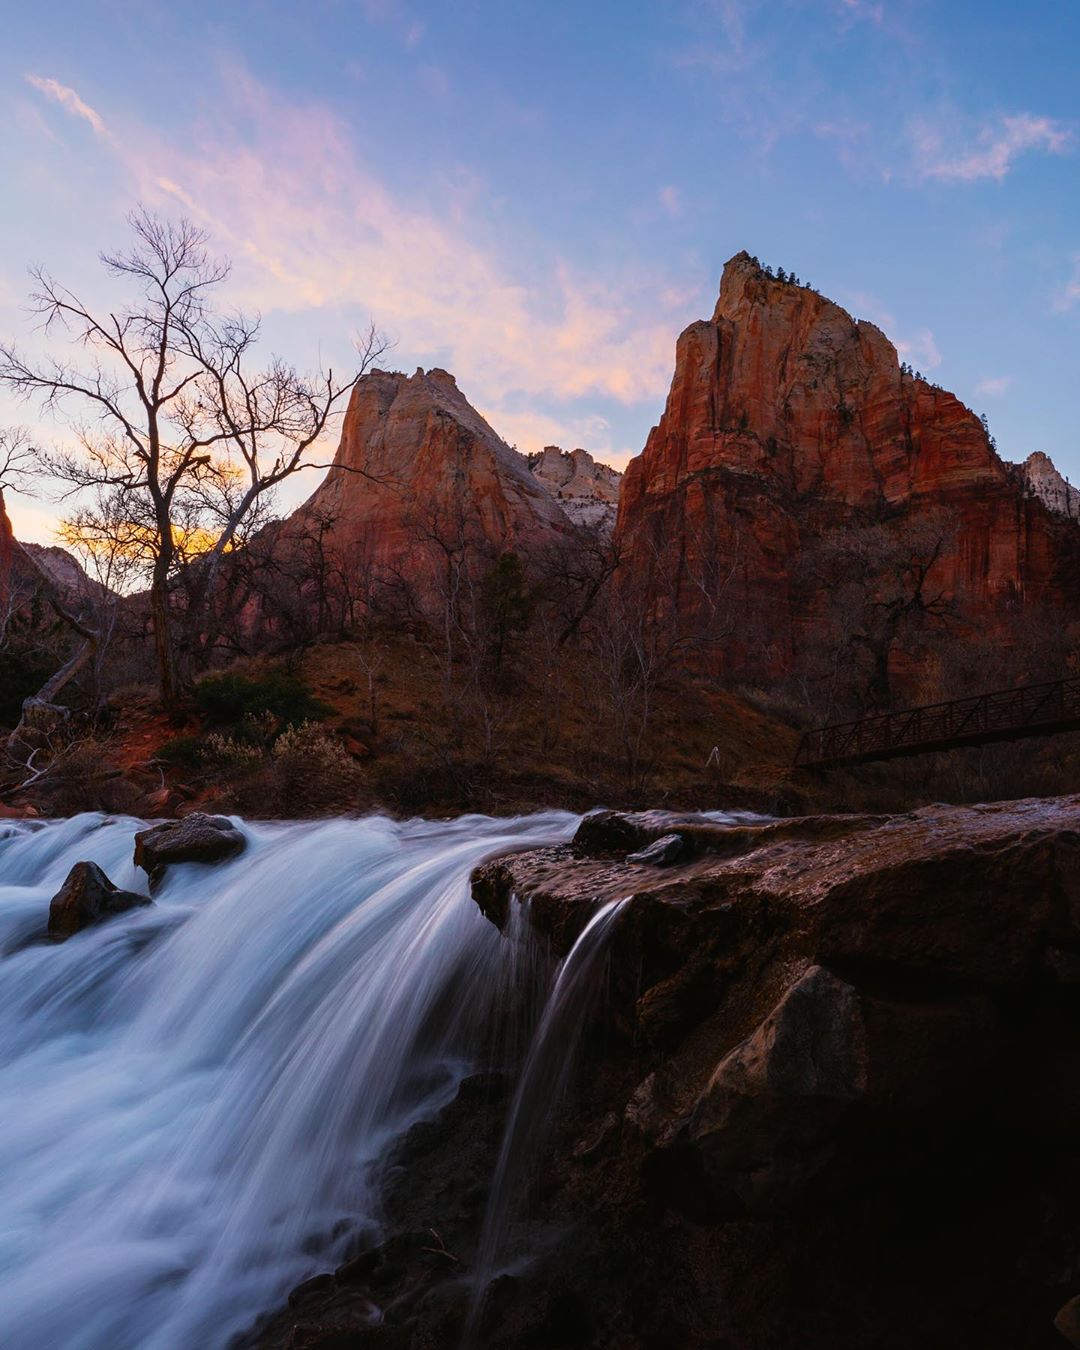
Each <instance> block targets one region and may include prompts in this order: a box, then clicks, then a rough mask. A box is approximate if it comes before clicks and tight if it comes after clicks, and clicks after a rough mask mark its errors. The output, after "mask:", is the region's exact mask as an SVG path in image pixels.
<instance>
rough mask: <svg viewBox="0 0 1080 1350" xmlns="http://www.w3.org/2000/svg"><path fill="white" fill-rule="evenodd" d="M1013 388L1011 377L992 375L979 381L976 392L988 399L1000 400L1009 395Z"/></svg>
mask: <svg viewBox="0 0 1080 1350" xmlns="http://www.w3.org/2000/svg"><path fill="white" fill-rule="evenodd" d="M1011 387H1012V376H1011V375H990V376H985V377H984V378H983V379H981V380H979V382H978V383H977V384H976V386H975V392H976V393H977V394H985V395H986V397H987V398H1000V397H1001V396H1002V395H1003V394H1007V393H1008V392H1009V389H1010V388H1011Z"/></svg>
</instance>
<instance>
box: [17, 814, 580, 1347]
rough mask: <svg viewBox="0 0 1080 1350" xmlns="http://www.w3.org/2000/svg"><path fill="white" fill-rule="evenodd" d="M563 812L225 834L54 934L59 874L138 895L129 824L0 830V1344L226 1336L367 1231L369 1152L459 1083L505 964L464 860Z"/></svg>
mask: <svg viewBox="0 0 1080 1350" xmlns="http://www.w3.org/2000/svg"><path fill="white" fill-rule="evenodd" d="M238 823H239V822H238ZM575 824H576V818H574V817H572V816H570V815H568V814H565V813H561V812H550V813H546V814H543V815H536V816H529V817H525V818H520V819H514V820H490V819H486V818H482V817H467V818H464V819H461V820H456V821H453V822H420V821H413V822H408V823H404V824H398V823H394V822H391V821H389V820H386V819H382V818H368V819H362V820H336V821H328V822H319V823H308V824H287V825H278V824H274V825H269V824H263V825H248V824H241V828H242V829H243V830H244V832H245V834H246V836H247V839H248V847H247V850H246V851H245V852H244V853H243V854H242V855H241V856H240V857H238V858H236V859H234V860H232V861H230V862H228V863H225V864H222V865H219V866H215V867H204V866H199V865H196V864H187V865H182V866H175V867H172V868H171V869H170V870H169V871H168V873H167V874H166V877H165V880H164V882H163V884H162V886H161V887H160V889H159V890H158V892H157V893H156V894H155V897H154V899H155V903H154V905H153V906H151V907H148V908H144V909H137V910H133V911H131V912H129V913H127V914H124V915H122V916H119V917H118V918H115V919H112V920H110V921H109V922H107V923H105V924H102V925H101V926H99V927H97V928H92V929H89V930H87V931H85V932H83V933H80V934H78V935H77V936H76V937H74V938H72V939H70V940H69V941H67V942H65V943H63V944H61V945H58V946H53V945H47V944H44V943H42V942H40V941H37V940H36V939H38V938H39V937H40V936H41V935H43V933H44V927H45V919H46V915H47V910H48V903H49V899H50V897H51V896H52V895H53V894H54V892H55V891H56V890H57V889H58V888H59V886H60V885H61V883H62V882H63V880H64V878H65V876H66V875H67V872H68V870H69V868H70V867H71V866H72V864H73V863H75V862H76V861H78V860H80V859H90V860H92V861H94V862H96V863H98V864H99V865H100V866H101V867H103V868H104V869H105V871H106V872H107V873H108V875H109V876H110V877H111V878H112V880H113V881H114V882H116V884H117V885H119V886H121V887H124V888H126V889H142V885H143V881H142V878H141V877H140V875H139V874H138V873H136V871H135V869H134V867H133V865H132V862H131V852H132V835H133V834H134V831H135V830H136V829H137V828H138V822H135V821H132V820H119V819H115V818H106V817H102V816H80V817H76V818H74V819H72V820H68V821H64V822H57V823H50V824H44V825H43V824H40V823H37V822H32V823H31V822H25V823H24V822H20V823H18V824H9V825H4V826H0V1018H2V1026H3V1036H2V1037H0V1344H2V1345H3V1346H4V1350H46V1347H47V1348H48V1350H106V1348H107V1350H178V1348H179V1347H188V1346H199V1347H205V1348H206V1350H214V1348H220V1347H224V1346H225V1345H226V1344H227V1343H228V1341H229V1339H230V1338H231V1337H232V1336H233V1335H235V1334H236V1333H237V1332H239V1331H241V1330H243V1329H244V1328H245V1327H247V1326H249V1325H250V1324H251V1322H252V1320H253V1318H254V1316H255V1315H256V1314H257V1313H258V1312H260V1311H262V1310H266V1309H269V1308H272V1307H273V1306H275V1304H277V1303H279V1302H280V1301H281V1299H282V1298H283V1296H284V1295H285V1294H286V1293H287V1291H288V1290H289V1289H290V1288H291V1287H292V1286H293V1285H295V1284H296V1283H298V1282H299V1281H300V1280H303V1279H305V1278H306V1277H308V1276H309V1275H312V1274H314V1273H316V1272H317V1271H319V1270H325V1269H326V1268H327V1266H328V1265H329V1264H332V1263H333V1260H334V1257H335V1254H336V1255H337V1256H341V1255H342V1254H343V1253H344V1251H345V1247H346V1244H347V1243H348V1242H349V1240H350V1239H355V1238H356V1235H357V1234H358V1233H359V1234H362V1233H364V1232H365V1230H367V1231H370V1233H371V1235H372V1237H374V1236H375V1235H376V1230H375V1222H376V1200H377V1197H376V1195H375V1194H374V1186H375V1180H374V1172H375V1169H376V1165H377V1163H378V1160H379V1159H380V1157H382V1156H385V1153H386V1150H387V1147H388V1145H389V1144H390V1143H391V1142H392V1141H393V1140H394V1139H395V1138H396V1137H397V1136H399V1135H400V1134H401V1133H402V1132H403V1131H404V1130H406V1129H407V1128H408V1127H409V1125H410V1124H412V1123H413V1122H414V1121H416V1120H418V1119H420V1118H422V1117H424V1116H429V1115H431V1114H432V1113H433V1112H435V1111H437V1110H438V1109H439V1108H440V1107H441V1106H442V1105H444V1104H445V1103H447V1102H448V1101H450V1100H451V1099H452V1098H453V1096H454V1094H455V1092H456V1090H457V1086H458V1084H459V1083H460V1081H461V1080H462V1078H463V1077H465V1076H467V1075H468V1074H469V1073H470V1072H472V1071H474V1069H475V1068H476V1066H477V1064H478V1062H479V1060H480V1058H481V1057H482V1054H483V1048H482V1047H483V1043H484V1037H485V1032H486V1030H488V1029H490V1027H491V1026H492V1024H493V1022H496V1021H497V1018H496V1016H495V1014H496V1008H495V1001H496V1000H497V998H498V996H499V990H500V989H501V988H504V987H505V985H506V982H507V980H508V978H510V977H512V974H513V968H512V963H511V964H510V965H508V960H507V955H508V954H507V947H508V939H507V938H506V937H504V936H502V935H501V934H499V933H498V932H497V930H496V929H495V928H494V927H493V926H492V925H491V924H490V923H488V922H487V920H485V919H484V918H483V916H482V915H481V914H480V913H479V911H478V910H477V909H476V907H475V905H474V904H473V902H472V899H471V897H470V894H469V884H468V878H469V873H470V871H471V870H472V868H473V867H474V866H475V865H476V864H477V863H479V862H481V861H482V860H484V859H485V858H487V857H489V856H492V855H494V854H497V853H500V852H505V851H506V850H508V849H515V848H526V847H534V846H537V845H540V844H548V843H554V842H557V841H560V840H563V839H566V838H568V837H569V836H570V834H571V833H572V831H573V828H574V826H575ZM508 970H509V972H510V975H509V976H508V973H507V972H508ZM528 1081H531V1080H530V1079H529V1074H528V1073H527V1074H526V1082H528ZM519 1096H520V1094H519ZM511 1133H513V1132H512V1131H511Z"/></svg>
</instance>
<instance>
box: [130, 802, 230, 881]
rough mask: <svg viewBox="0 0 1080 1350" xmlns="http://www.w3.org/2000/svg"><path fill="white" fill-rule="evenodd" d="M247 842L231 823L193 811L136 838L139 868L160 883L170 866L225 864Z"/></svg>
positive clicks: (154, 826) (137, 835)
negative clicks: (202, 863) (195, 863)
mask: <svg viewBox="0 0 1080 1350" xmlns="http://www.w3.org/2000/svg"><path fill="white" fill-rule="evenodd" d="M245 843H246V841H245V839H244V836H243V834H241V832H240V831H239V830H238V829H237V828H236V826H235V825H234V824H233V823H232V821H231V820H227V819H226V818H225V817H224V816H208V815H206V814H205V813H204V812H202V811H192V813H191V814H190V815H187V816H184V817H182V818H181V819H180V820H168V821H163V822H162V824H160V825H152V826H151V827H150V828H149V829H148V830H140V831H139V832H138V834H136V836H135V866H136V867H141V868H142V869H143V871H144V872H146V873H147V874H148V875H149V877H150V879H151V881H156V880H158V879H159V878H160V877H161V875H162V873H163V872H164V870H165V868H166V867H167V866H168V865H169V863H181V862H206V863H210V862H223V861H224V860H225V859H226V858H231V857H233V856H234V855H235V854H237V853H240V852H242V850H243V848H244V846H245Z"/></svg>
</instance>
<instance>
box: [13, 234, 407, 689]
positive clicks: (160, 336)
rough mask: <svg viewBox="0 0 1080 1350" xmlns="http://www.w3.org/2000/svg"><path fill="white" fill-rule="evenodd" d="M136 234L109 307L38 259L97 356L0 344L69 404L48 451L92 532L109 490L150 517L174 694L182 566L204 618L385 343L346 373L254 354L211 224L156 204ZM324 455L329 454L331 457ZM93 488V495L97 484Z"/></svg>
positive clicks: (23, 373)
mask: <svg viewBox="0 0 1080 1350" xmlns="http://www.w3.org/2000/svg"><path fill="white" fill-rule="evenodd" d="M130 225H131V229H132V232H133V235H134V242H133V245H132V247H131V248H130V249H129V250H128V251H126V252H122V253H116V254H107V255H103V257H102V263H103V265H104V267H105V269H106V271H107V272H108V273H109V275H110V276H111V277H113V278H114V279H115V280H116V281H117V282H119V283H123V284H124V285H125V286H126V287H128V288H129V290H130V291H131V292H132V293H133V298H130V299H129V300H127V301H126V302H125V303H124V304H122V305H120V306H118V307H117V308H116V309H114V310H111V311H109V312H108V313H95V312H94V311H92V310H91V309H90V308H89V307H88V306H87V305H86V304H84V303H83V301H82V300H81V299H79V297H78V296H77V295H75V294H74V293H73V292H72V291H70V290H68V289H67V288H66V287H64V286H61V285H60V284H58V283H57V282H56V281H54V280H53V278H52V277H51V276H50V275H49V274H48V273H47V272H45V271H44V270H43V269H41V268H36V269H34V270H33V271H32V276H33V277H34V280H35V282H36V290H35V293H34V294H33V296H32V303H33V306H34V309H35V311H36V312H37V314H38V315H39V316H40V318H41V320H42V325H43V328H44V330H45V332H46V333H47V334H48V333H53V332H56V331H59V332H61V333H63V334H64V335H65V336H66V337H67V338H68V339H69V340H70V343H71V345H72V346H73V347H75V348H76V349H78V350H79V351H80V352H81V353H83V359H82V360H80V359H79V358H74V359H72V360H70V361H69V360H60V359H58V358H52V359H49V358H45V359H42V360H40V361H38V360H36V359H34V358H31V357H28V356H26V355H24V354H23V353H22V351H21V350H19V349H18V348H17V347H15V346H14V345H12V344H10V343H7V344H0V383H2V384H4V385H5V386H6V387H7V388H8V389H10V390H13V391H14V392H16V393H18V394H21V395H24V396H26V397H29V398H35V399H37V400H38V401H39V402H40V403H41V404H43V405H44V406H45V407H46V408H48V409H50V410H51V411H53V412H57V411H58V412H60V413H62V414H63V415H64V416H65V417H66V420H67V422H68V425H69V426H70V428H71V430H72V432H73V434H74V438H75V442H76V444H75V446H74V447H73V448H71V447H69V448H64V449H61V450H59V451H56V452H53V453H50V454H48V455H47V456H45V457H44V461H45V465H46V467H47V469H48V471H49V472H50V473H51V474H52V475H53V476H54V477H55V478H56V479H58V480H59V481H60V482H61V483H62V484H63V485H64V490H65V493H66V494H68V495H70V494H75V495H76V499H77V500H79V501H80V503H81V504H80V506H79V508H78V511H77V516H76V518H77V519H79V520H80V522H81V526H80V528H82V529H83V530H85V531H88V532H89V533H91V534H92V532H93V529H94V527H95V524H96V523H97V524H100V523H101V520H102V517H101V515H100V510H99V508H100V504H101V501H102V498H101V497H100V496H99V494H101V493H104V494H106V495H105V499H104V500H106V501H107V502H109V504H110V508H111V507H112V506H113V505H115V498H110V497H109V495H108V494H109V493H110V492H118V493H119V495H120V500H121V501H122V502H123V503H125V504H126V506H127V510H126V511H124V512H123V513H122V514H123V515H125V516H126V517H127V518H128V519H130V520H131V521H132V522H135V524H136V526H137V528H138V529H139V530H141V531H143V532H144V535H143V537H142V538H141V539H140V541H139V544H138V546H137V552H138V554H139V556H140V558H141V560H142V561H143V564H144V567H145V572H146V576H147V581H148V585H149V598H150V610H151V616H152V626H153V638H154V649H155V656H156V664H157V670H158V680H159V684H160V690H161V696H162V699H163V701H164V702H165V703H166V704H172V703H173V702H174V701H175V699H176V697H177V694H178V691H179V688H180V684H181V676H180V672H179V670H178V663H177V649H176V617H177V616H176V615H175V614H174V613H173V612H172V611H173V609H174V608H175V607H177V604H178V600H177V599H176V598H174V589H175V588H174V582H175V579H176V577H177V575H178V573H179V572H180V571H181V570H182V569H184V568H185V566H186V567H187V568H191V566H192V558H193V557H196V558H197V570H196V571H195V572H194V573H192V574H191V575H190V576H189V577H188V582H187V585H186V587H185V594H184V595H183V597H182V601H183V611H184V616H185V622H186V623H187V624H188V625H189V626H190V625H191V624H192V622H194V621H195V619H196V618H197V615H198V613H199V611H200V609H201V608H202V606H203V605H204V604H205V602H206V600H207V598H208V597H209V596H210V595H211V593H212V591H213V588H214V584H215V581H216V578H217V575H218V570H219V568H220V565H221V561H222V559H223V557H224V556H225V555H226V553H227V552H228V551H229V550H230V549H231V548H233V547H234V545H235V543H236V540H237V536H238V533H239V532H240V530H241V528H242V526H243V524H244V522H245V521H246V520H248V519H249V517H250V515H251V513H252V511H253V509H254V508H255V507H256V505H257V504H258V503H259V502H260V501H261V500H262V499H263V498H264V497H265V496H266V494H268V493H271V492H272V491H273V490H274V489H275V488H277V487H278V486H279V485H280V484H281V483H282V482H284V481H285V480H286V479H287V478H289V477H291V476H292V475H293V474H295V473H297V472H298V471H299V470H301V469H302V468H305V467H311V464H312V461H311V455H312V453H313V450H314V447H315V446H316V445H317V443H318V441H319V439H320V437H321V436H322V435H323V433H324V431H325V430H326V429H327V426H328V424H329V422H330V421H331V419H332V417H333V416H334V414H335V412H336V411H337V410H338V409H339V408H340V406H341V403H342V400H343V399H344V398H345V397H346V396H347V395H348V393H349V392H350V391H351V389H352V388H353V386H354V385H355V384H356V382H357V380H358V379H359V378H360V376H361V375H362V374H364V373H365V371H367V370H368V369H369V368H370V367H371V366H372V365H373V364H374V363H375V361H376V360H377V359H378V358H379V356H380V355H381V354H382V353H383V352H384V351H385V350H386V348H387V343H386V341H385V339H384V338H382V337H381V336H380V335H379V334H378V333H377V332H376V330H375V329H374V327H369V329H368V330H367V332H366V333H365V334H364V336H363V337H362V338H361V339H360V340H359V341H358V342H357V344H356V350H357V357H356V362H355V364H354V366H353V368H352V370H351V371H350V373H349V374H348V375H347V376H346V377H345V378H344V379H336V378H335V377H334V374H333V372H332V371H330V370H327V371H325V372H320V373H319V374H317V375H315V376H313V377H308V376H304V375H301V374H300V373H299V372H298V371H297V370H296V369H295V368H294V367H292V366H290V365H288V364H287V363H286V362H284V361H282V360H280V359H279V358H276V357H272V358H270V360H269V362H268V363H267V364H266V365H264V366H258V365H256V364H255V361H256V357H255V349H256V346H257V342H258V338H259V320H258V319H257V318H253V317H248V316H244V315H241V314H235V313H228V312H224V311H221V310H219V309H218V308H216V305H215V302H216V300H217V297H218V292H219V290H220V287H221V286H222V284H223V283H224V281H225V280H226V278H227V276H228V271H229V269H228V265H227V264H226V263H224V262H221V261H215V260H214V259H212V258H211V257H210V255H209V253H208V251H207V237H206V235H205V234H204V232H203V231H202V230H200V229H198V228H197V227H196V226H194V225H192V224H191V223H190V222H187V221H180V222H179V223H171V222H168V221H163V220H160V219H158V218H157V217H155V216H153V215H151V214H149V213H148V212H146V211H142V210H140V211H137V212H136V213H134V214H133V215H132V216H131V217H130ZM318 467H322V466H318ZM87 497H89V501H86V500H85V498H87Z"/></svg>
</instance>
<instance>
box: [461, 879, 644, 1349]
mask: <svg viewBox="0 0 1080 1350" xmlns="http://www.w3.org/2000/svg"><path fill="white" fill-rule="evenodd" d="M627 899H629V897H627V898H626V899H622V900H609V901H608V902H607V903H606V904H604V905H601V906H600V908H599V909H598V910H597V911H596V913H595V914H593V916H592V917H591V918H590V919H589V922H588V923H587V924H586V925H585V927H584V928H583V929H582V931H581V934H580V935H579V937H578V939H577V941H576V942H575V943H574V945H573V947H572V948H571V949H570V951H569V953H568V954H567V956H566V959H565V960H564V961H563V962H562V963H561V965H560V966H559V970H558V973H557V974H556V977H555V982H554V984H553V986H552V989H551V994H550V995H549V997H548V1000H547V1002H546V1004H545V1005H544V1010H543V1014H542V1016H541V1018H540V1022H539V1025H538V1026H537V1028H536V1034H535V1036H534V1037H533V1040H532V1044H531V1046H530V1048H529V1053H528V1056H527V1058H526V1060H525V1064H524V1067H523V1068H522V1071H521V1077H520V1079H519V1081H518V1085H517V1089H516V1091H515V1092H514V1098H513V1101H512V1103H511V1106H510V1114H509V1116H508V1118H507V1122H506V1128H505V1130H504V1132H503V1140H502V1144H501V1146H500V1149H499V1159H498V1162H497V1163H496V1166H495V1176H494V1179H493V1181H492V1186H491V1195H490V1197H489V1199H488V1204H487V1212H486V1214H485V1215H484V1223H483V1228H482V1229H481V1233H480V1245H479V1250H478V1252H477V1257H476V1268H475V1272H474V1275H473V1293H472V1298H471V1300H470V1305H469V1311H468V1315H467V1318H466V1324H465V1334H464V1338H463V1344H464V1346H465V1347H466V1350H467V1348H468V1347H469V1346H470V1345H471V1344H472V1343H473V1341H474V1338H475V1336H476V1332H477V1328H478V1327H479V1324H480V1317H481V1314H482V1313H483V1310H484V1301H485V1299H486V1296H487V1291H488V1287H489V1285H490V1283H491V1280H492V1277H493V1276H494V1275H495V1273H496V1264H495V1263H496V1260H497V1259H498V1258H499V1257H500V1255H501V1254H502V1247H503V1243H504V1241H505V1236H506V1229H507V1225H508V1222H509V1219H510V1216H511V1212H512V1207H513V1205H514V1203H515V1201H516V1200H518V1199H519V1198H520V1196H519V1191H520V1188H521V1186H522V1184H523V1182H524V1180H525V1179H526V1177H527V1175H528V1173H529V1170H530V1167H531V1165H532V1164H534V1163H535V1162H536V1160H537V1155H538V1153H539V1151H540V1148H541V1146H542V1143H543V1140H544V1137H545V1135H546V1133H547V1131H548V1128H549V1126H550V1124H551V1118H552V1116H553V1115H554V1113H555V1110H556V1108H557V1107H558V1105H559V1101H560V1099H561V1097H562V1095H563V1092H564V1091H565V1089H566V1085H567V1080H568V1079H569V1077H570V1074H571V1071H572V1070H573V1067H574V1060H575V1052H576V1050H577V1046H578V1042H579V1040H580V1039H581V1033H582V1031H583V1029H584V1026H585V1022H586V1014H587V1012H588V1010H589V1005H590V1003H591V1002H592V1000H593V998H594V997H595V994H596V975H597V973H598V970H599V969H600V968H601V966H602V962H603V957H604V956H605V955H606V952H607V937H608V933H609V930H610V928H611V925H612V923H613V922H614V921H615V919H616V918H617V917H618V914H619V911H620V910H621V909H622V907H623V906H624V905H625V904H626V903H627Z"/></svg>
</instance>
